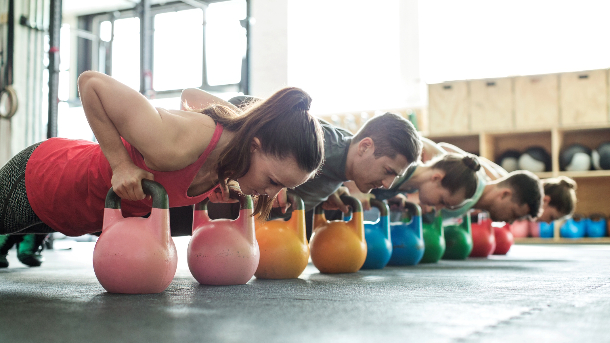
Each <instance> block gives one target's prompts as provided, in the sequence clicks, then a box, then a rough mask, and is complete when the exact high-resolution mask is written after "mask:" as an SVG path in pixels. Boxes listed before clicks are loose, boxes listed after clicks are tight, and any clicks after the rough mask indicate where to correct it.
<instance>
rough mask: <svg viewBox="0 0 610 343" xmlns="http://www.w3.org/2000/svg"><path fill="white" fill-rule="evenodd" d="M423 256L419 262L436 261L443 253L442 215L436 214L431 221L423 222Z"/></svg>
mask: <svg viewBox="0 0 610 343" xmlns="http://www.w3.org/2000/svg"><path fill="white" fill-rule="evenodd" d="M422 227H423V234H424V245H425V250H424V256H423V257H422V259H421V261H420V263H436V262H438V260H440V259H441V257H443V254H444V253H445V235H444V231H443V217H442V216H440V215H437V216H435V217H434V221H433V222H432V223H423V225H422Z"/></svg>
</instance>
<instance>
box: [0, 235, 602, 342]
mask: <svg viewBox="0 0 610 343" xmlns="http://www.w3.org/2000/svg"><path fill="white" fill-rule="evenodd" d="M188 238H189V237H180V238H177V239H176V246H177V248H178V250H179V253H180V262H179V265H178V271H177V273H176V276H175V278H174V281H173V282H172V284H171V285H170V286H169V288H168V289H167V290H166V291H165V292H163V293H161V294H155V295H117V294H109V293H106V292H105V291H104V289H103V288H102V287H101V286H100V285H99V284H98V282H97V280H96V278H95V274H94V273H93V267H92V264H91V256H92V251H93V246H94V243H90V242H89V243H83V242H79V243H76V242H74V243H73V244H71V246H72V248H71V249H70V250H60V249H59V248H61V246H62V245H60V244H56V247H57V248H58V249H55V250H46V251H44V256H45V258H46V261H45V262H44V263H43V265H42V267H40V268H27V267H26V266H24V265H22V264H21V263H19V262H18V261H17V259H16V257H15V251H14V250H11V252H10V255H9V261H10V263H11V265H10V267H9V268H8V269H4V270H0V342H2V343H9V342H150V343H152V342H532V341H536V342H537V343H538V342H554V343H559V342H610V330H608V326H607V325H608V322H609V318H610V278H609V276H608V273H609V271H610V259H609V258H608V257H609V255H610V246H607V245H516V246H513V247H512V249H511V251H510V252H509V253H508V255H507V256H492V257H491V258H488V259H469V260H466V261H440V262H439V263H437V264H424V265H418V266H414V267H401V268H399V267H388V268H385V269H383V270H370V271H360V272H358V273H354V274H341V275H325V274H320V273H318V271H317V269H316V268H315V267H314V266H313V265H311V264H310V265H309V266H308V267H307V269H306V270H305V272H304V273H303V274H302V275H301V277H300V278H299V279H295V280H274V281H269V280H257V279H255V278H253V279H252V280H251V281H250V282H249V283H248V284H247V285H242V286H225V287H218V286H216V287H212V286H201V285H199V284H197V282H196V281H195V279H193V277H192V276H191V275H190V273H189V270H188V267H187V265H186V258H185V254H186V246H187V244H188ZM58 243H60V242H58ZM63 244H64V245H63V246H64V247H66V245H65V244H67V242H63ZM68 245H69V244H68Z"/></svg>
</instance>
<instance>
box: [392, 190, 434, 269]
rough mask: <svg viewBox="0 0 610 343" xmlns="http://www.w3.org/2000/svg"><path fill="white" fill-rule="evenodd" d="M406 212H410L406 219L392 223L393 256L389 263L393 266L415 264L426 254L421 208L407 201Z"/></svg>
mask: <svg viewBox="0 0 610 343" xmlns="http://www.w3.org/2000/svg"><path fill="white" fill-rule="evenodd" d="M405 212H406V214H408V218H407V219H406V220H403V222H396V223H391V224H390V236H391V239H392V257H391V258H390V262H389V263H388V265H391V266H413V265H416V264H418V263H419V262H420V261H421V259H422V257H423V256H424V248H425V245H424V236H423V230H422V218H421V208H420V207H419V205H417V204H415V203H412V202H406V203H405Z"/></svg>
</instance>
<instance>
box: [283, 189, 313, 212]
mask: <svg viewBox="0 0 610 343" xmlns="http://www.w3.org/2000/svg"><path fill="white" fill-rule="evenodd" d="M288 202H289V203H290V204H291V206H292V210H293V211H299V210H305V204H304V203H303V199H301V197H300V196H298V195H296V194H290V193H289V194H288ZM316 208H317V207H316Z"/></svg>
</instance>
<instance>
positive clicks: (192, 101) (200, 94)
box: [180, 88, 240, 112]
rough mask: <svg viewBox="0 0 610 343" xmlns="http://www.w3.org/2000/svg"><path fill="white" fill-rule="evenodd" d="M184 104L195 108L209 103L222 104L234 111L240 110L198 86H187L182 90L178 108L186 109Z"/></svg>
mask: <svg viewBox="0 0 610 343" xmlns="http://www.w3.org/2000/svg"><path fill="white" fill-rule="evenodd" d="M185 105H186V106H188V107H189V108H191V109H195V110H200V109H203V108H206V107H208V106H210V105H224V106H229V107H231V108H232V109H233V110H235V111H238V112H239V111H240V110H239V109H238V108H237V107H235V106H234V105H233V104H231V103H230V102H227V101H224V100H222V99H221V98H219V97H217V96H214V95H212V94H210V93H208V92H206V91H203V90H201V89H198V88H187V89H185V90H183V91H182V95H181V96H180V109H182V110H186V109H187V108H186V107H185Z"/></svg>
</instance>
